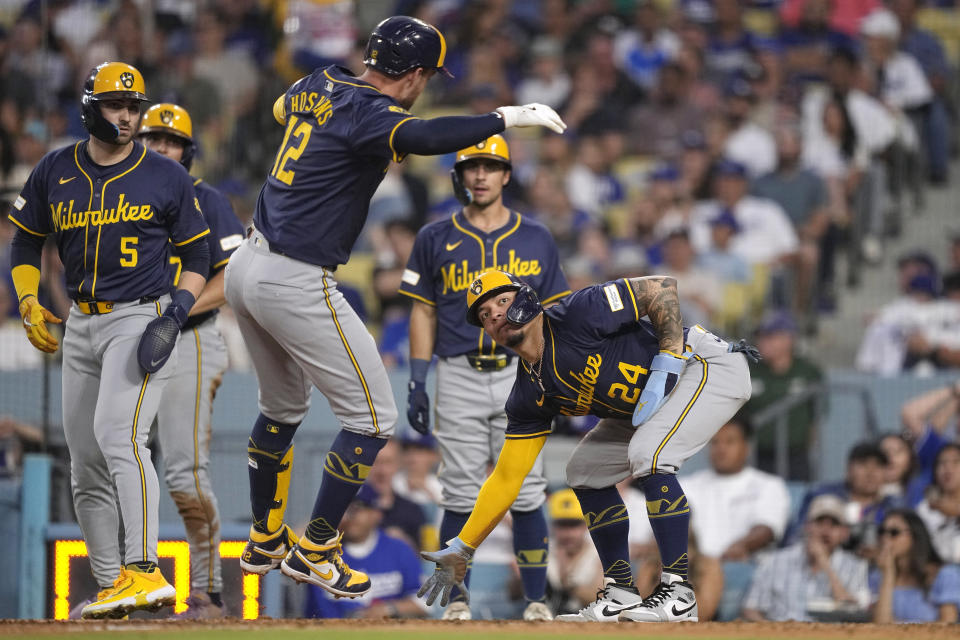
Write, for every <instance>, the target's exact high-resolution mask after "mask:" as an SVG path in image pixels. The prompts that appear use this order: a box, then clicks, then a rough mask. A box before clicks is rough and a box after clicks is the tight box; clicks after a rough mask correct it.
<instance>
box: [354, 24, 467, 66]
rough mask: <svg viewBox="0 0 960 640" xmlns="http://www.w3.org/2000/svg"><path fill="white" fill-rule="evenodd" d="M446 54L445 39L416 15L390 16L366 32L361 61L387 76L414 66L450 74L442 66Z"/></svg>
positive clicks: (438, 31)
mask: <svg viewBox="0 0 960 640" xmlns="http://www.w3.org/2000/svg"><path fill="white" fill-rule="evenodd" d="M446 56H447V41H446V40H444V38H443V34H442V33H440V30H439V29H437V28H436V27H434V26H433V25H430V24H427V23H426V22H424V21H423V20H417V19H416V18H410V17H408V16H393V17H392V18H387V19H386V20H384V21H383V22H381V23H380V24H378V25H377V26H376V28H375V29H374V30H373V33H371V34H370V40H368V41H367V50H366V51H365V52H364V54H363V63H364V64H365V65H367V66H368V67H371V68H373V69H376V70H377V71H379V72H381V73H383V74H385V75H388V76H391V77H396V76H399V75H403V74H404V73H406V72H407V71H410V70H411V69H416V68H417V67H423V68H424V69H435V70H437V71H442V72H443V73H445V74H447V75H448V76H451V74H450V72H449V71H447V70H446V69H444V68H443V60H444V58H446ZM451 77H452V76H451Z"/></svg>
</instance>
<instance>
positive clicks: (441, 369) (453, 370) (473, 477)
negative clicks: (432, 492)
mask: <svg viewBox="0 0 960 640" xmlns="http://www.w3.org/2000/svg"><path fill="white" fill-rule="evenodd" d="M516 378H517V367H516V365H513V366H507V367H504V368H503V369H501V370H499V371H477V370H476V369H474V368H473V367H471V366H470V363H469V362H467V358H466V357H464V356H459V357H454V358H440V361H439V363H438V364H437V393H436V403H435V406H436V410H435V415H436V423H435V424H436V428H435V429H434V434H435V435H436V437H437V442H438V443H439V444H440V459H441V462H440V470H439V471H438V474H437V475H438V478H439V480H440V485H441V487H442V488H443V496H442V503H441V505H440V506H441V507H443V508H444V509H446V510H448V511H457V512H461V513H466V512H469V511H472V510H473V505H474V503H475V502H476V501H477V495H478V494H479V493H480V487H481V486H482V485H483V482H484V480H486V478H487V473H488V471H489V469H488V465H491V464H496V462H497V458H498V457H499V456H500V449H502V448H503V441H504V435H505V433H506V429H507V413H506V410H505V409H504V406H505V405H506V403H507V398H508V397H509V396H510V390H511V389H512V388H513V383H514V381H515V380H516ZM546 488H547V479H546V477H544V474H543V454H542V453H541V454H540V455H539V456H537V460H536V462H535V463H534V465H533V469H531V471H530V473H529V474H527V477H526V478H525V479H524V481H523V485H522V486H521V487H520V494H519V495H518V496H517V499H516V500H515V501H514V503H513V506H514V507H515V508H516V509H517V510H518V511H532V510H534V509H536V508H538V507H539V506H540V505H542V504H543V501H544V499H545V496H544V491H545V490H546Z"/></svg>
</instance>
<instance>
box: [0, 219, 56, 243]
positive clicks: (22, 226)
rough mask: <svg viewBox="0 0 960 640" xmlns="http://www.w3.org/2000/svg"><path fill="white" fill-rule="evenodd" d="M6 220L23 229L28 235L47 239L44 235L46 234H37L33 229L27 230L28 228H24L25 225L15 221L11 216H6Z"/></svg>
mask: <svg viewBox="0 0 960 640" xmlns="http://www.w3.org/2000/svg"><path fill="white" fill-rule="evenodd" d="M7 219H8V220H10V222H12V223H13V224H15V225H17V226H18V227H20V228H21V229H23V230H24V231H26V232H27V233H29V234H32V235H35V236H39V237H41V238H46V237H47V234H46V233H38V232H36V231H34V230H33V229H28V228H27V227H26V225H24V224H23V223H22V222H20V221H19V220H17V219H16V218H14V217H13V216H12V215H7Z"/></svg>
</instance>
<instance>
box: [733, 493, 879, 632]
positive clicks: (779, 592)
mask: <svg viewBox="0 0 960 640" xmlns="http://www.w3.org/2000/svg"><path fill="white" fill-rule="evenodd" d="M803 522H804V525H803V539H802V540H799V541H797V542H795V543H794V544H792V545H790V546H788V547H786V548H783V549H778V550H777V551H774V552H772V553H770V554H768V555H766V556H764V557H763V559H762V560H761V561H760V564H759V566H758V567H757V570H756V572H755V573H754V575H753V581H752V582H751V584H750V589H749V591H748V592H747V595H746V598H745V599H744V601H743V611H742V615H743V618H744V619H746V620H752V621H761V620H770V621H777V622H780V621H786V620H798V621H812V620H815V619H816V618H815V615H816V612H817V611H824V610H826V611H834V610H836V609H838V608H841V607H843V608H845V609H846V610H847V611H849V613H848V615H850V616H851V617H853V618H856V617H857V614H858V613H859V614H860V615H862V612H863V611H864V610H865V609H866V606H867V604H868V603H869V601H870V589H869V587H868V583H867V563H866V561H865V560H862V559H860V558H858V557H857V556H856V555H854V554H853V553H851V552H850V551H846V550H844V549H842V548H841V547H842V545H843V542H844V540H846V538H847V536H848V535H849V528H848V527H847V524H846V510H845V506H844V503H843V501H842V500H841V499H840V498H838V497H836V496H833V495H821V496H819V497H817V498H816V499H814V500H813V502H811V503H810V508H809V509H808V510H807V512H806V514H805V518H804V521H803Z"/></svg>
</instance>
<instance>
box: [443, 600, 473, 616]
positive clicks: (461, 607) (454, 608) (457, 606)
mask: <svg viewBox="0 0 960 640" xmlns="http://www.w3.org/2000/svg"><path fill="white" fill-rule="evenodd" d="M440 619H441V620H472V619H473V615H472V614H471V613H470V605H468V604H467V603H466V602H464V601H463V600H457V601H456V602H451V603H450V606H448V607H447V608H446V609H444V610H443V615H442V616H440Z"/></svg>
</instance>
